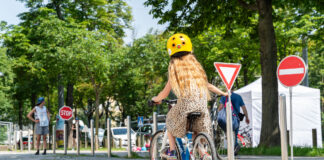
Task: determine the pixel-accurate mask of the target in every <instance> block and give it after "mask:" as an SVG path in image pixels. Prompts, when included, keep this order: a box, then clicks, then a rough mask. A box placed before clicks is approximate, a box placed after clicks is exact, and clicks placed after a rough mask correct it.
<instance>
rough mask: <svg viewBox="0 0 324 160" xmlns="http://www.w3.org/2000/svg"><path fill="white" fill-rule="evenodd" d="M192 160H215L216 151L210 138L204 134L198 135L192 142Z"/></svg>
mask: <svg viewBox="0 0 324 160" xmlns="http://www.w3.org/2000/svg"><path fill="white" fill-rule="evenodd" d="M192 155H193V156H194V159H202V160H216V159H217V158H216V150H215V145H214V142H213V140H212V138H211V137H210V136H209V135H208V134H206V133H199V134H198V135H197V136H196V138H195V140H194V142H193V152H192Z"/></svg>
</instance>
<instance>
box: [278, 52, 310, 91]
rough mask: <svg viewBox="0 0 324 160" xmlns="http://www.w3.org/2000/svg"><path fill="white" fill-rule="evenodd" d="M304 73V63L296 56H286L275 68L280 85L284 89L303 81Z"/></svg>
mask: <svg viewBox="0 0 324 160" xmlns="http://www.w3.org/2000/svg"><path fill="white" fill-rule="evenodd" d="M305 73H306V66H305V62H304V60H303V59H302V58H300V57H298V56H287V57H286V58H284V59H283V60H282V61H281V62H280V64H279V66H278V68H277V77H278V79H279V81H280V83H281V84H282V85H284V86H286V87H293V86H296V85H298V84H299V83H300V82H302V81H303V79H304V77H305Z"/></svg>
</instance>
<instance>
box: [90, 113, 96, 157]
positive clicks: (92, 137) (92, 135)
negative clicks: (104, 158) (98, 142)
mask: <svg viewBox="0 0 324 160" xmlns="http://www.w3.org/2000/svg"><path fill="white" fill-rule="evenodd" d="M90 123H91V124H90V125H91V131H90V132H91V134H90V135H91V153H92V156H94V154H95V153H94V145H93V140H94V134H93V119H91V121H90Z"/></svg>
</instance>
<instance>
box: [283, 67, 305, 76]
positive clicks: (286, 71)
mask: <svg viewBox="0 0 324 160" xmlns="http://www.w3.org/2000/svg"><path fill="white" fill-rule="evenodd" d="M303 73H304V68H293V69H280V70H279V75H289V74H303Z"/></svg>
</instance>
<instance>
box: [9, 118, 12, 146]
mask: <svg viewBox="0 0 324 160" xmlns="http://www.w3.org/2000/svg"><path fill="white" fill-rule="evenodd" d="M11 134H12V123H10V125H9V148H10V150H12V144H11V139H12V138H11Z"/></svg>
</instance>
